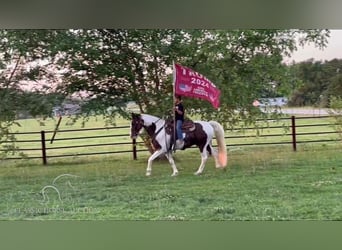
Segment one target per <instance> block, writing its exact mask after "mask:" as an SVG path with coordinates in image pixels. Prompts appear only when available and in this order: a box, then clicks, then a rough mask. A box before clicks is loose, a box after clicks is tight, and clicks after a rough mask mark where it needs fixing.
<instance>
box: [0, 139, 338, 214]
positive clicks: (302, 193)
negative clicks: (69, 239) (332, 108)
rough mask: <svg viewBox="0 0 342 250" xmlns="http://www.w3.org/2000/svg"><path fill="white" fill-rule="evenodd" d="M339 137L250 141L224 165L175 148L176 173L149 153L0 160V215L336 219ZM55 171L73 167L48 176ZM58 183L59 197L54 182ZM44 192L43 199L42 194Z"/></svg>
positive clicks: (193, 151) (232, 153)
mask: <svg viewBox="0 0 342 250" xmlns="http://www.w3.org/2000/svg"><path fill="white" fill-rule="evenodd" d="M341 150H342V146H341V144H333V145H331V144H328V145H323V146H322V145H307V146H306V147H302V148H301V149H300V150H299V151H298V152H296V153H294V152H292V151H291V149H290V148H289V147H288V146H279V147H274V146H273V147H249V148H244V149H240V150H233V151H231V152H229V163H228V168H227V169H226V170H219V169H215V167H214V162H213V159H212V158H210V159H209V160H208V163H207V166H206V168H205V171H204V174H203V175H202V176H194V175H193V173H194V172H195V171H196V170H197V167H198V165H199V163H200V157H199V154H198V152H197V150H195V149H194V150H192V149H190V150H186V151H177V153H176V154H175V160H176V164H177V166H178V169H179V171H180V174H179V176H177V177H175V178H174V177H171V176H170V175H171V173H172V171H171V168H170V166H169V164H168V162H166V161H164V160H158V161H155V162H154V163H153V171H152V176H151V177H145V169H146V163H147V157H148V155H147V153H140V154H139V155H138V160H137V161H134V160H132V157H131V156H130V155H125V154H119V155H112V156H93V157H75V158H67V159H63V160H62V159H51V161H50V164H49V165H48V166H45V167H43V166H42V165H41V163H40V161H34V160H32V161H25V162H24V161H11V162H0V190H1V191H0V193H1V199H0V219H1V220H56V219H57V220H341V219H342V206H341V201H342V194H341V188H342V172H341V171H342V154H341V153H340V152H341ZM61 174H72V175H75V176H77V177H74V176H65V177H61V178H60V179H58V180H57V181H56V182H55V183H54V184H53V180H54V179H55V178H56V177H57V176H59V175H61ZM47 185H54V186H55V187H56V188H58V190H59V192H60V195H61V200H60V199H59V197H58V195H57V193H56V191H55V190H53V189H52V188H50V189H46V193H45V199H44V196H43V195H42V193H41V190H42V189H43V188H44V187H45V186H47ZM47 197H48V198H49V199H47Z"/></svg>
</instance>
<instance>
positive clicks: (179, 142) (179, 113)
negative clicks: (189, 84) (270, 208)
mask: <svg viewBox="0 0 342 250" xmlns="http://www.w3.org/2000/svg"><path fill="white" fill-rule="evenodd" d="M174 111H175V120H176V145H175V149H182V148H183V147H184V140H183V132H182V125H183V122H184V106H183V103H182V97H181V96H179V95H177V96H175V107H174Z"/></svg>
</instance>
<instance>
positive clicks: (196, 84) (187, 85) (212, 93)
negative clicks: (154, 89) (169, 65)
mask: <svg viewBox="0 0 342 250" xmlns="http://www.w3.org/2000/svg"><path fill="white" fill-rule="evenodd" d="M174 84H175V94H176V95H181V96H187V97H195V98H200V99H204V100H207V101H209V102H210V103H211V105H213V107H214V108H216V109H217V108H218V107H219V106H220V94H221V91H220V90H219V89H218V88H217V87H216V86H215V84H213V83H212V82H211V81H210V80H209V79H207V78H206V77H205V76H203V75H201V74H200V73H197V72H196V71H193V70H192V69H189V68H187V67H184V66H182V65H179V64H176V63H175V64H174Z"/></svg>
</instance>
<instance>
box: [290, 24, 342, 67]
mask: <svg viewBox="0 0 342 250" xmlns="http://www.w3.org/2000/svg"><path fill="white" fill-rule="evenodd" d="M330 32H331V33H330V38H329V39H328V46H327V47H326V48H325V49H324V50H321V49H319V48H315V46H314V45H312V44H308V45H305V47H304V48H302V47H298V50H297V51H295V52H294V53H293V54H292V56H291V58H289V59H285V62H289V63H290V62H292V61H295V62H302V61H306V60H309V59H311V58H313V59H314V60H315V61H325V60H328V61H330V60H332V59H335V58H337V59H342V29H340V30H337V29H336V30H330Z"/></svg>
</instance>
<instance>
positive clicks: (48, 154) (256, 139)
mask: <svg viewBox="0 0 342 250" xmlns="http://www.w3.org/2000/svg"><path fill="white" fill-rule="evenodd" d="M313 119H320V121H321V120H324V121H325V122H324V123H323V122H319V123H313V122H312V121H313ZM331 119H332V118H331V117H330V116H314V117H295V116H292V117H290V118H282V119H280V120H279V121H277V123H279V122H283V124H281V125H278V124H273V126H271V125H270V124H269V123H272V122H274V121H273V120H271V119H270V120H267V123H268V124H267V125H264V124H261V125H262V126H259V127H258V128H257V129H256V128H255V127H247V128H244V130H243V131H235V132H234V131H229V132H227V133H226V136H225V139H226V144H227V146H228V147H242V146H263V145H288V144H291V145H292V149H293V151H296V150H297V144H302V143H319V142H321V143H327V142H336V141H338V140H341V138H340V137H339V135H338V132H337V131H336V130H334V129H333V126H334V125H337V124H334V123H333V122H332V120H331ZM328 120H329V122H328ZM260 122H261V121H260ZM296 123H301V124H296ZM307 123H308V124H307ZM319 127H324V129H325V130H327V129H328V130H329V131H322V129H319ZM129 128H130V127H129V126H118V127H110V128H88V129H70V130H59V131H58V136H57V137H61V138H54V142H55V143H54V144H52V143H51V140H50V139H48V137H49V136H50V134H53V132H54V131H44V130H42V131H39V132H37V131H34V132H19V133H12V134H14V135H16V136H20V137H22V136H30V137H34V138H35V139H32V138H19V139H18V140H16V141H15V143H16V144H17V145H20V146H19V147H18V148H17V149H16V150H17V151H18V152H27V153H26V154H27V155H26V156H25V157H18V156H16V157H7V158H4V160H19V159H42V162H43V165H47V163H48V161H47V160H48V159H50V158H62V157H75V156H88V155H104V154H118V153H131V154H132V156H133V159H137V153H138V152H143V151H147V149H145V148H139V147H140V146H141V145H142V144H143V142H141V141H139V142H138V141H136V140H131V139H130V138H129ZM312 129H314V131H310V130H312ZM123 130H124V131H127V132H126V133H123V132H122V131H123ZM256 130H259V131H263V132H265V130H267V131H266V132H267V133H264V134H262V133H261V134H258V135H256V134H255V131H256ZM301 130H303V131H301ZM117 131H118V132H117ZM248 131H253V132H248ZM274 131H275V132H274ZM91 132H94V133H100V132H101V133H105V134H102V135H101V134H100V135H89V133H91ZM110 132H116V133H115V134H112V133H110ZM70 133H77V134H78V136H69V137H63V135H64V134H70ZM108 133H109V134H108ZM327 135H329V136H330V137H329V136H327ZM308 136H311V138H309V139H308V138H307V137H308ZM312 136H315V138H312ZM277 137H278V138H277ZM317 137H320V138H319V139H317ZM82 140H88V141H87V143H85V144H76V143H77V142H79V141H82ZM236 141H237V142H236ZM49 142H50V143H49ZM227 142H228V143H227ZM28 143H31V144H33V145H35V146H34V147H32V146H31V147H25V146H24V145H25V144H28ZM59 143H62V144H61V145H59ZM214 146H216V145H215V144H214ZM81 148H82V149H83V150H82V151H79V149H81ZM95 148H102V151H96V150H95ZM71 149H76V151H75V152H74V153H72V152H71V151H70V150H71ZM114 149H115V150H114ZM60 150H64V152H63V153H53V152H56V151H60ZM1 151H3V152H4V151H7V149H0V152H1ZM39 152H40V153H39Z"/></svg>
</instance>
